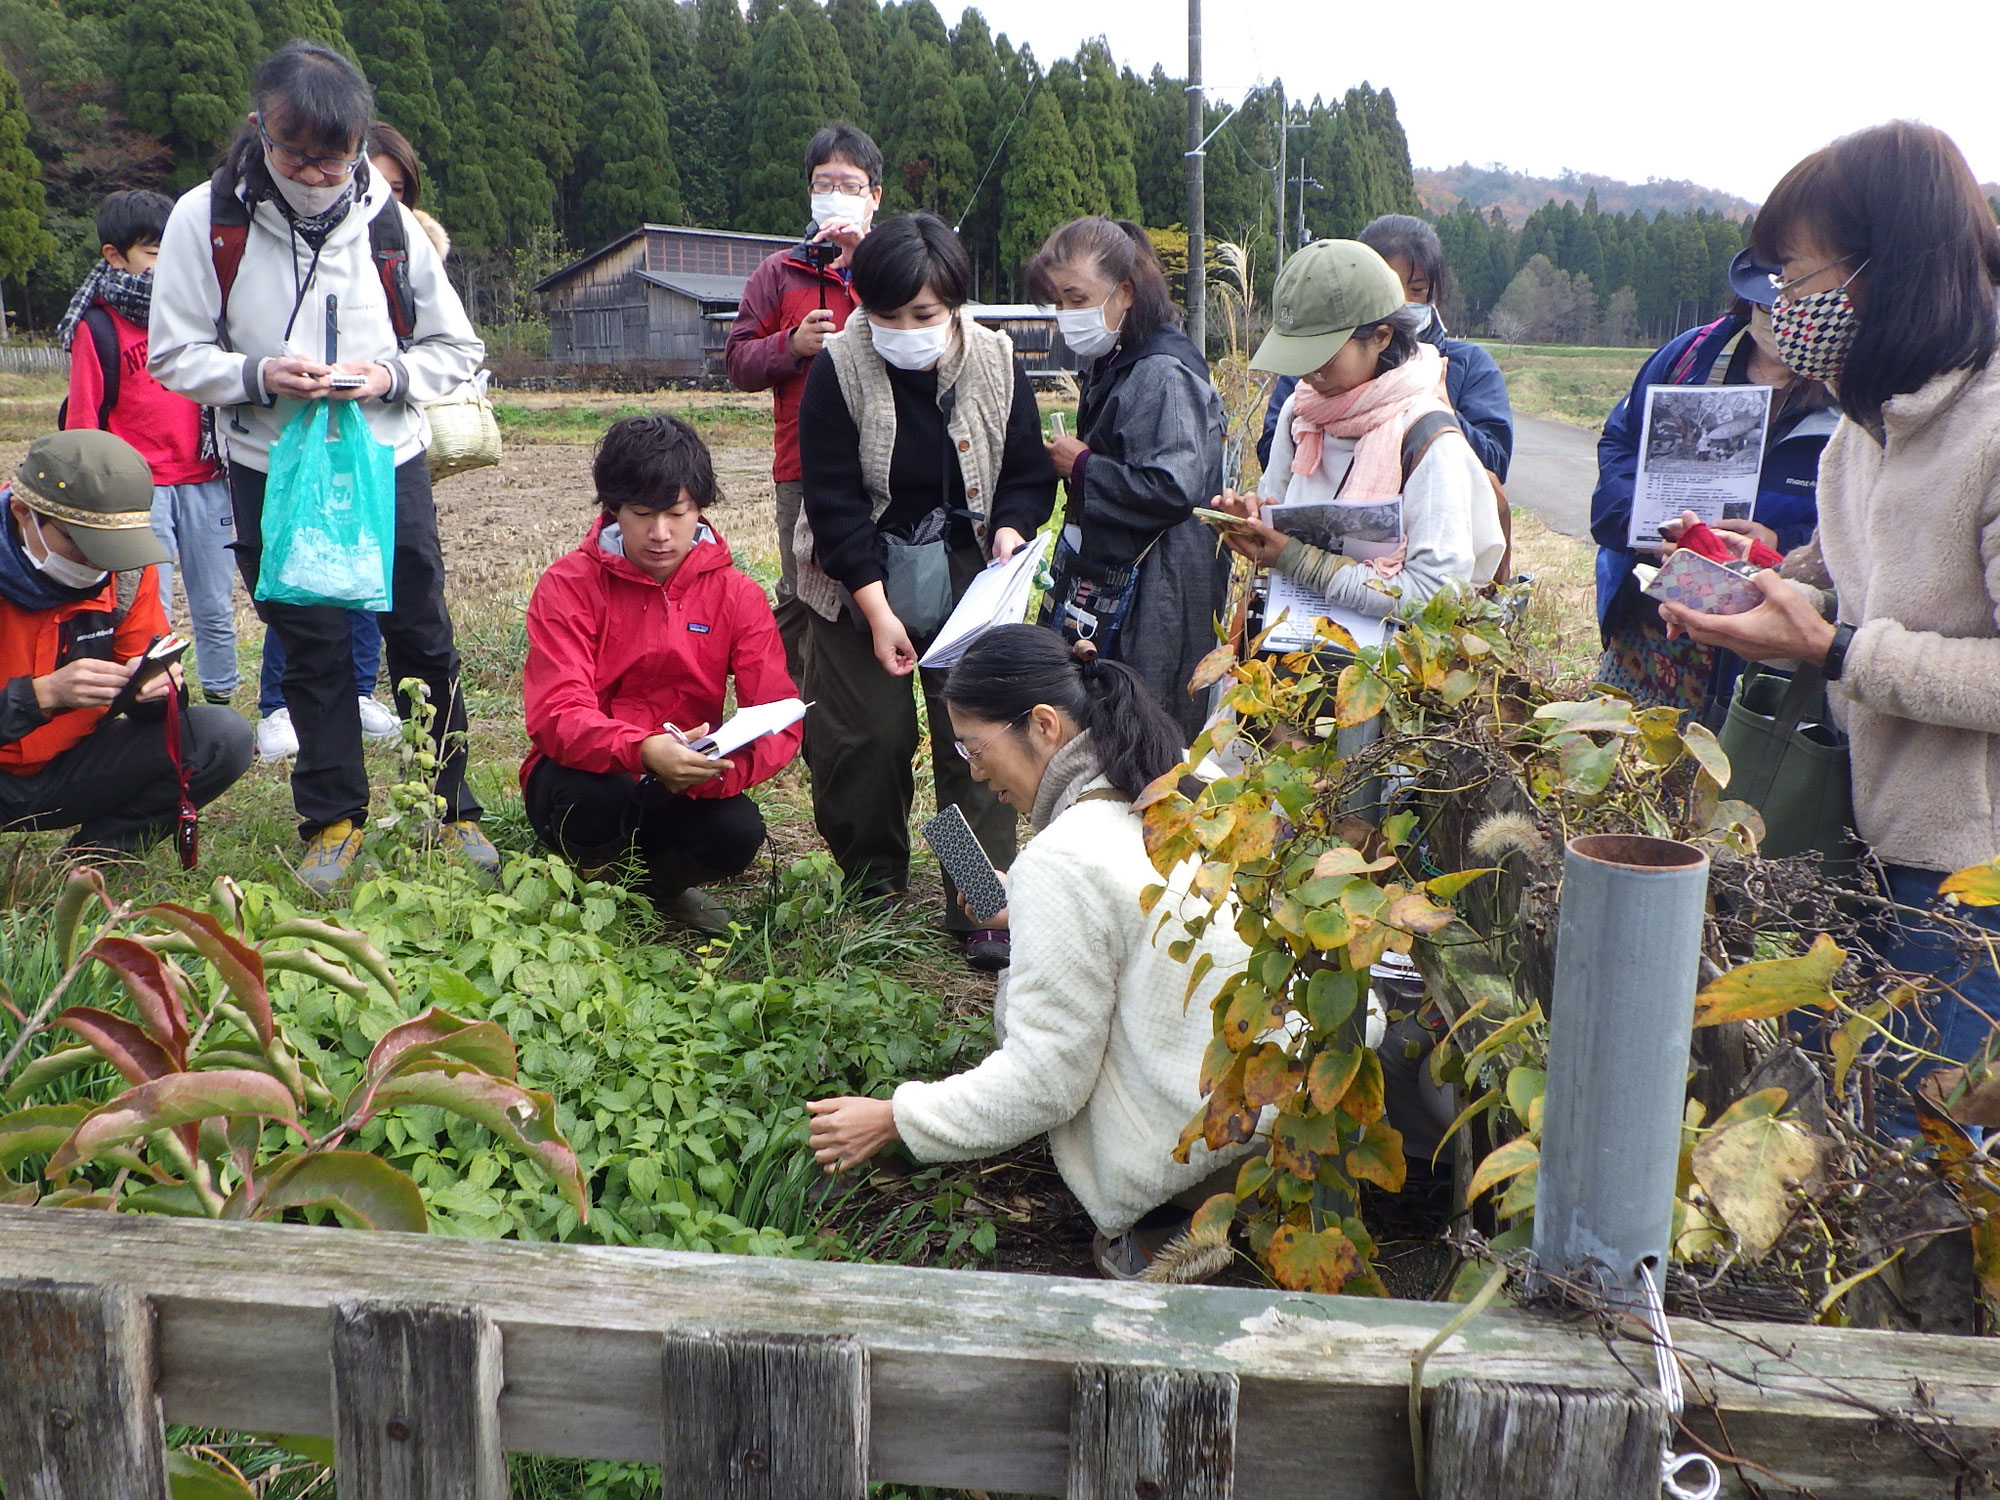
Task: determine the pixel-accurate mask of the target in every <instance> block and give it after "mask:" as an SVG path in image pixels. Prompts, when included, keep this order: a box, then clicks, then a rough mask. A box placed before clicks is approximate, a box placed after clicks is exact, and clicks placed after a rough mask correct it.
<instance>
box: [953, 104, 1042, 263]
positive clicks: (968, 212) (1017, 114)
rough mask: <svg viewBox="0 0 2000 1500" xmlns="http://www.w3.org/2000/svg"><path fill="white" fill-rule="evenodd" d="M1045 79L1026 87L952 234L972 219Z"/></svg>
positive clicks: (973, 187) (974, 185) (966, 201)
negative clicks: (1018, 105) (983, 192)
mask: <svg viewBox="0 0 2000 1500" xmlns="http://www.w3.org/2000/svg"><path fill="white" fill-rule="evenodd" d="M1046 77H1048V75H1047V74H1046V73H1044V74H1042V75H1041V77H1040V78H1037V79H1036V80H1035V81H1034V82H1033V83H1031V84H1029V85H1028V92H1027V93H1025V94H1023V95H1022V96H1021V107H1020V108H1019V109H1017V110H1015V111H1014V118H1013V119H1011V120H1009V121H1008V122H1007V129H1006V132H1005V133H1004V134H1003V135H1002V136H1001V137H1000V144H999V145H997V146H995V147H994V148H993V155H992V156H991V157H989V158H988V159H987V162H986V170H985V171H984V172H981V173H980V174H979V181H977V182H975V183H973V185H972V196H971V197H969V198H967V199H966V200H965V212H964V213H962V214H960V215H959V216H958V222H957V223H956V224H954V225H952V226H951V232H952V233H953V234H957V233H958V232H959V231H960V230H961V229H963V228H965V221H966V220H967V219H969V218H971V217H972V207H973V205H974V204H976V203H977V202H978V201H979V190H980V189H981V188H983V187H985V186H986V179H987V178H989V177H991V176H992V175H993V167H994V165H995V163H997V162H998V161H999V160H1000V153H1001V152H1002V151H1005V150H1006V149H1007V142H1008V141H1009V140H1010V139H1011V138H1012V136H1013V134H1014V127H1015V126H1016V125H1018V124H1020V123H1021V116H1022V115H1024V114H1026V113H1027V112H1028V105H1029V103H1030V102H1031V101H1032V100H1033V99H1034V97H1035V91H1036V90H1037V89H1039V88H1040V87H1041V86H1042V79H1043V78H1046Z"/></svg>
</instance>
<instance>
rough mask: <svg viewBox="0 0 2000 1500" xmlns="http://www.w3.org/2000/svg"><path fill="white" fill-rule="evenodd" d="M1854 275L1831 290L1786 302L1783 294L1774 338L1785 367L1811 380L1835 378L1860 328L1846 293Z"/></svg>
mask: <svg viewBox="0 0 2000 1500" xmlns="http://www.w3.org/2000/svg"><path fill="white" fill-rule="evenodd" d="M1862 269H1863V268H1862V267H1860V266H1857V267H1856V268H1855V269H1854V272H1853V274H1852V275H1850V276H1849V277H1848V278H1847V281H1843V282H1842V283H1841V284H1840V285H1839V286H1837V287H1834V288H1833V289H1832V290H1830V291H1824V292H1814V293H1812V294H1811V295H1810V296H1807V297H1800V298H1799V299H1798V300H1797V301H1793V302H1787V301H1786V300H1785V299H1784V298H1782V297H1780V298H1779V299H1778V302H1777V304H1776V305H1775V306H1774V307H1772V309H1771V338H1772V341H1773V342H1774V343H1776V344H1777V346H1778V358H1779V360H1780V361H1782V362H1783V364H1784V366H1785V368H1786V369H1788V370H1790V371H1792V373H1794V374H1796V375H1803V376H1805V378H1806V379H1808V380H1823V381H1829V382H1830V381H1834V380H1837V379H1839V378H1840V372H1841V370H1842V368H1844V367H1845V365H1846V364H1847V351H1848V350H1850V349H1852V348H1853V347H1854V336H1855V335H1856V334H1857V333H1859V332H1860V331H1861V318H1860V314H1859V313H1857V312H1856V311H1855V308H1854V299H1853V298H1851V297H1849V296H1848V295H1847V286H1848V282H1851V281H1853V280H1854V277H1855V276H1859V275H1860V274H1861V271H1862Z"/></svg>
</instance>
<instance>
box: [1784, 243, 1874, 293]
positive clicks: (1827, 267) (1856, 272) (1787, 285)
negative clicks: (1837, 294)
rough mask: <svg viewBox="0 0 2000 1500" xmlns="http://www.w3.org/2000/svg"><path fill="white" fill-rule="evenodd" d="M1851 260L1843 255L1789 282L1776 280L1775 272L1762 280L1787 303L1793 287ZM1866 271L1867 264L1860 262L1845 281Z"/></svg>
mask: <svg viewBox="0 0 2000 1500" xmlns="http://www.w3.org/2000/svg"><path fill="white" fill-rule="evenodd" d="M1853 259H1854V257H1853V256H1851V255H1843V256H1841V257H1840V259H1838V260H1830V261H1828V262H1827V263H1826V264H1825V265H1823V266H1820V267H1818V268H1816V269H1814V270H1811V271H1808V272H1806V274H1805V275H1803V276H1794V277H1793V278H1792V279H1791V280H1790V281H1780V280H1779V279H1778V273H1777V272H1776V271H1773V272H1771V274H1770V275H1768V276H1766V277H1765V278H1764V279H1765V280H1766V281H1768V282H1770V283H1771V290H1772V291H1773V292H1775V293H1776V294H1777V295H1778V296H1780V297H1782V298H1784V299H1785V300H1786V301H1787V302H1789V301H1791V300H1792V296H1791V293H1792V289H1793V288H1794V287H1799V286H1804V285H1805V284H1806V283H1807V282H1808V281H1811V280H1812V279H1813V277H1815V276H1817V275H1819V274H1820V272H1821V271H1831V270H1832V269H1833V268H1834V267H1835V266H1844V265H1846V264H1847V263H1848V262H1849V261H1850V260H1853ZM1867 269H1868V262H1867V261H1865V260H1864V261H1863V262H1861V264H1860V265H1858V266H1856V267H1855V268H1854V269H1853V270H1852V271H1850V272H1848V273H1847V281H1852V280H1853V279H1854V278H1855V277H1857V276H1859V275H1860V274H1861V273H1862V272H1863V271H1865V270H1867ZM1847 281H1843V282H1841V284H1840V286H1846V285H1847ZM1829 290H1831V291H1839V290H1840V287H1832V288H1829Z"/></svg>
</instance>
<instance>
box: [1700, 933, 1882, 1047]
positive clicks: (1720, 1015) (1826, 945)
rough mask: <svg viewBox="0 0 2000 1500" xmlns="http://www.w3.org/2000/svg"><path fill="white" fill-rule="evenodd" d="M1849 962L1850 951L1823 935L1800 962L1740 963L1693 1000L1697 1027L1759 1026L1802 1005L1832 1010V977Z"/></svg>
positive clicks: (1768, 960) (1799, 959) (1712, 981)
mask: <svg viewBox="0 0 2000 1500" xmlns="http://www.w3.org/2000/svg"><path fill="white" fill-rule="evenodd" d="M1846 961H1847V952H1846V950H1845V949H1843V948H1842V947H1841V946H1840V945H1839V944H1837V943H1836V942H1834V940H1833V939H1832V938H1830V937H1828V936H1827V935H1826V934H1825V933H1821V934H1820V935H1819V936H1818V937H1816V938H1814V939H1813V945H1812V947H1811V948H1810V949H1808V950H1807V951H1806V952H1805V953H1804V954H1803V955H1801V956H1800V957H1797V958H1771V959H1765V960H1763V961H1761V962H1758V963H1748V964H1738V965H1737V966H1736V967H1735V968H1733V969H1731V970H1730V971H1729V972H1728V973H1727V974H1724V975H1722V976H1721V977H1720V978H1718V979H1714V980H1711V981H1710V982H1709V983H1708V985H1706V986H1705V987H1704V988H1703V989H1702V991H1701V993H1700V994H1698V995H1696V996H1695V997H1694V1024H1695V1025H1697V1026H1720V1025H1722V1024H1723V1023H1724V1022H1727V1021H1761V1020H1766V1019H1768V1018H1770V1017H1772V1016H1782V1015H1786V1014H1789V1013H1790V1012H1792V1011H1795V1010H1797V1009H1798V1008H1799V1007H1800V1006H1803V1005H1817V1006H1819V1007H1820V1008H1821V1009H1823V1010H1831V1009H1832V1008H1833V978H1834V975H1836V974H1838V973H1839V972H1840V966H1841V965H1842V964H1843V963H1845V962H1846Z"/></svg>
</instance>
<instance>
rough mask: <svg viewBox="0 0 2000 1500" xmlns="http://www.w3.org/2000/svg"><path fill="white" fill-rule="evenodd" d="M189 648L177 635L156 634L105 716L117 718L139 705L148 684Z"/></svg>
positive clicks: (105, 711)
mask: <svg viewBox="0 0 2000 1500" xmlns="http://www.w3.org/2000/svg"><path fill="white" fill-rule="evenodd" d="M187 648H188V643H187V642H186V641H184V640H182V639H181V638H180V637H179V636H177V635H156V636H154V637H153V640H152V644H151V645H149V646H147V647H146V652H145V655H143V656H141V657H140V658H139V662H138V665H137V666H135V667H134V668H133V669H132V675H131V676H130V677H128V678H126V679H125V686H123V687H122V688H120V689H119V690H118V696H117V697H116V698H113V699H112V700H111V704H110V706H109V707H108V708H106V709H105V710H104V716H105V718H107V719H115V718H117V717H118V716H119V715H120V714H129V713H130V712H131V711H132V710H133V709H134V708H136V707H137V706H138V703H139V694H140V693H141V692H142V691H143V690H144V688H145V686H146V684H147V683H149V682H151V681H152V680H153V679H154V678H155V677H158V676H159V675H160V674H161V673H162V672H164V671H166V670H167V668H168V667H171V666H172V665H173V664H174V663H175V662H177V661H179V660H180V659H181V657H182V656H184V655H186V654H187Z"/></svg>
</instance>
